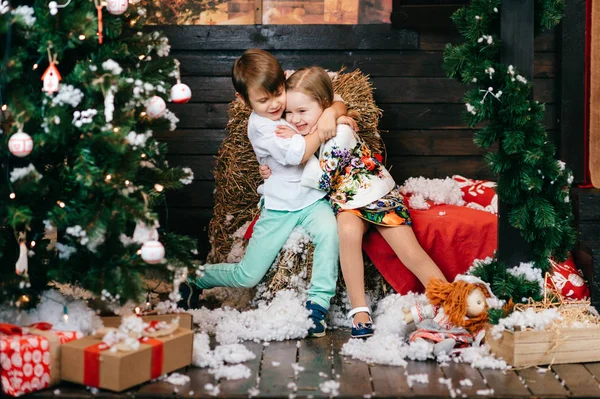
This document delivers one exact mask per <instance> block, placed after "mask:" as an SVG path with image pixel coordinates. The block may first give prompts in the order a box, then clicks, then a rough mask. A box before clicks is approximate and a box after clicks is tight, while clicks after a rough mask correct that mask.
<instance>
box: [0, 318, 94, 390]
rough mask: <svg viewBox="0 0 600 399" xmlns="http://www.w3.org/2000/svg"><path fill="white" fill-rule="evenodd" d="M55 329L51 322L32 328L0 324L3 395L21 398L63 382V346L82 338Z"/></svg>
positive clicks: (0, 371)
mask: <svg viewBox="0 0 600 399" xmlns="http://www.w3.org/2000/svg"><path fill="white" fill-rule="evenodd" d="M51 328H52V326H51V325H50V324H48V323H37V324H35V325H33V326H31V327H29V328H21V327H17V326H14V325H9V324H0V365H1V367H0V379H1V382H2V392H4V393H5V394H7V395H10V396H21V395H24V394H27V393H31V392H35V391H39V390H40V389H44V388H48V387H50V386H52V385H54V384H57V383H58V382H59V381H60V346H61V345H62V344H64V343H67V342H71V341H73V340H76V339H78V338H81V337H82V335H81V333H77V332H72V331H52V330H51Z"/></svg>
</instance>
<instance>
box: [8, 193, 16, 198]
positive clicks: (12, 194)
mask: <svg viewBox="0 0 600 399" xmlns="http://www.w3.org/2000/svg"><path fill="white" fill-rule="evenodd" d="M8 198H10V199H15V198H17V194H15V193H10V195H9V196H8Z"/></svg>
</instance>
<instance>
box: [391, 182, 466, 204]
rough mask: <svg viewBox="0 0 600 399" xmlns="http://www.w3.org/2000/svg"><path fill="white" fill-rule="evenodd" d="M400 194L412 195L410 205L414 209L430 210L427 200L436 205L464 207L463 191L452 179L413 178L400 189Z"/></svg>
mask: <svg viewBox="0 0 600 399" xmlns="http://www.w3.org/2000/svg"><path fill="white" fill-rule="evenodd" d="M400 193H402V194H403V195H411V197H410V199H409V205H410V207H411V208H413V209H429V203H427V200H429V201H433V203H434V204H436V205H438V204H448V205H459V206H463V205H464V204H465V201H464V200H463V198H462V191H461V189H460V186H459V184H458V182H457V181H456V180H454V179H452V178H450V177H446V178H445V179H427V178H425V177H411V178H409V179H407V180H406V181H405V182H404V184H403V185H402V186H401V187H400Z"/></svg>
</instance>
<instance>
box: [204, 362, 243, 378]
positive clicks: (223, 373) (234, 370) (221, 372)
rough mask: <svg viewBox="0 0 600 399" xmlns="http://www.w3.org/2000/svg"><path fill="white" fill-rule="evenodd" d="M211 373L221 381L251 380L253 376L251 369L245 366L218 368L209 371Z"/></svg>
mask: <svg viewBox="0 0 600 399" xmlns="http://www.w3.org/2000/svg"><path fill="white" fill-rule="evenodd" d="M208 372H209V373H211V374H214V376H215V379H217V380H220V379H221V378H225V379H226V380H241V379H245V378H250V375H251V374H252V373H251V372H250V369H249V368H248V367H246V366H244V365H243V364H236V365H235V366H225V365H222V366H218V367H215V368H211V369H209V370H208Z"/></svg>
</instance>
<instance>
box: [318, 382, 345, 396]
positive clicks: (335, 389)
mask: <svg viewBox="0 0 600 399" xmlns="http://www.w3.org/2000/svg"><path fill="white" fill-rule="evenodd" d="M319 389H320V390H321V392H323V393H325V394H328V395H329V396H330V397H333V396H338V395H339V394H340V391H339V389H340V383H339V382H338V381H335V380H329V381H325V382H322V383H320V384H319Z"/></svg>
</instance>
